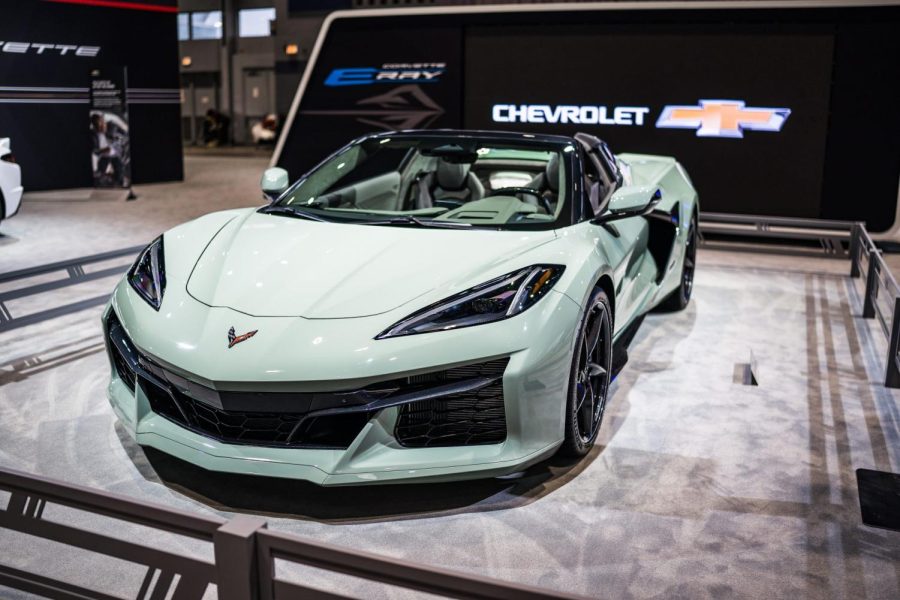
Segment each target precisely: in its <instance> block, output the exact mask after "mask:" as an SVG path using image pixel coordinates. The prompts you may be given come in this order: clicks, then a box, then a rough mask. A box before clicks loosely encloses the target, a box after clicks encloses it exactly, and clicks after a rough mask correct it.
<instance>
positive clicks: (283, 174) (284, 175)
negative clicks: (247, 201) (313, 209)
mask: <svg viewBox="0 0 900 600" xmlns="http://www.w3.org/2000/svg"><path fill="white" fill-rule="evenodd" d="M290 183H291V182H290V179H289V178H288V172H287V171H285V170H284V169H282V168H280V167H272V168H271V169H266V170H265V172H264V173H263V176H262V179H261V180H260V182H259V187H261V188H262V192H263V194H264V195H265V196H266V198H268V199H269V201H270V202H274V201H275V200H276V199H277V198H278V196H280V195H281V194H282V193H283V192H284V190H286V189H288V186H289V185H290Z"/></svg>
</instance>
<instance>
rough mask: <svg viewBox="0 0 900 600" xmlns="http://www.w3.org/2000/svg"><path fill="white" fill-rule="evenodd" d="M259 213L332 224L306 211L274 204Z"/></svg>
mask: <svg viewBox="0 0 900 600" xmlns="http://www.w3.org/2000/svg"><path fill="white" fill-rule="evenodd" d="M259 212H261V213H265V214H267V215H284V216H286V217H294V218H295V219H308V220H310V221H319V222H321V223H330V222H331V221H329V220H328V219H324V218H322V217H320V216H318V215H314V214H312V213H311V212H306V211H305V210H300V209H298V208H291V207H290V206H284V205H280V204H272V205H271V206H266V207H265V208H263V209H261V210H260V211H259Z"/></svg>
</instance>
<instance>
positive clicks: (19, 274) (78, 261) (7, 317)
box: [0, 246, 143, 333]
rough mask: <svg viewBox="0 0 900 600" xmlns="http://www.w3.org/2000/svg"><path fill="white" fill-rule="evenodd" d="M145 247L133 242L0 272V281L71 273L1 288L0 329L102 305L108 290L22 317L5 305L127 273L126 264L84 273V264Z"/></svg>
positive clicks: (105, 259)
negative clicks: (103, 250)
mask: <svg viewBox="0 0 900 600" xmlns="http://www.w3.org/2000/svg"><path fill="white" fill-rule="evenodd" d="M142 249H143V246H134V247H131V248H123V249H121V250H113V251H112V252H103V253H100V254H92V255H90V256H82V257H80V258H72V259H69V260H63V261H60V262H55V263H51V264H47V265H40V266H37V267H30V268H28V269H21V270H18V271H10V272H8V273H0V284H5V283H9V282H11V281H18V280H22V279H29V278H31V277H37V276H40V275H47V274H50V273H55V272H57V271H65V272H66V274H67V275H68V276H67V277H64V278H62V279H55V280H53V281H48V282H45V283H38V284H34V285H30V286H27V287H23V288H19V289H14V290H10V291H7V292H0V333H3V332H5V331H10V330H12V329H17V328H19V327H25V326H26V325H33V324H35V323H40V322H42V321H46V320H48V319H53V318H56V317H61V316H63V315H68V314H70V313H74V312H78V311H80V310H84V309H86V308H91V307H94V306H99V305H101V304H103V303H105V302H106V301H107V300H109V293H108V292H107V293H106V294H103V295H101V296H95V297H93V298H87V299H86V300H80V301H78V302H71V303H68V304H64V305H62V306H56V307H54V308H51V309H48V310H42V311H39V312H35V313H31V314H27V315H22V316H20V317H14V316H13V315H12V314H11V313H10V311H9V309H8V308H7V306H6V303H7V302H9V301H10V300H17V299H19V298H26V297H29V296H35V295H37V294H43V293H45V292H50V291H53V290H58V289H60V288H64V287H68V286H71V285H77V284H79V283H85V282H87V281H93V280H95V279H103V278H104V277H110V276H112V275H119V274H121V273H124V272H125V269H126V268H127V267H126V266H121V265H117V266H114V267H107V268H105V269H100V270H97V271H92V272H90V273H85V271H84V267H85V266H86V265H90V264H95V263H100V262H104V261H107V260H112V259H115V258H122V257H125V256H136V255H137V253H138V252H140V251H141V250H142Z"/></svg>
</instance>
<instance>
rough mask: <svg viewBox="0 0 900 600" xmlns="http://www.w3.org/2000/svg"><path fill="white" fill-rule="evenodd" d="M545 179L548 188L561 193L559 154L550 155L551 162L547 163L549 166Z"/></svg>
mask: <svg viewBox="0 0 900 600" xmlns="http://www.w3.org/2000/svg"><path fill="white" fill-rule="evenodd" d="M544 178H545V179H546V183H547V187H548V188H550V190H551V191H553V192H558V191H559V154H558V153H556V152H554V153H553V154H551V155H550V160H548V161H547V166H546V167H544Z"/></svg>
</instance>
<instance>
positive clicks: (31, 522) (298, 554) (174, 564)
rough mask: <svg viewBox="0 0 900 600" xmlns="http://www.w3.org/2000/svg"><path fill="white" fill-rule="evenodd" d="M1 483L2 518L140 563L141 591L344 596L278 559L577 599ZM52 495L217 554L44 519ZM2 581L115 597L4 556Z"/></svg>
mask: <svg viewBox="0 0 900 600" xmlns="http://www.w3.org/2000/svg"><path fill="white" fill-rule="evenodd" d="M0 490H5V491H8V492H10V494H11V495H10V499H9V502H8V503H7V506H6V509H5V510H3V511H0V527H2V528H5V529H9V530H13V531H18V532H20V533H24V534H28V535H32V536H36V537H40V538H43V539H47V540H53V541H56V542H62V543H64V544H67V545H69V546H73V547H76V548H81V549H83V550H88V551H90V552H94V553H99V554H102V555H106V556H109V557H115V558H117V559H120V560H126V561H129V562H132V563H136V564H139V565H144V566H146V567H147V571H146V573H145V576H144V579H143V581H142V583H141V586H140V591H139V592H138V596H137V597H138V598H169V597H171V598H174V599H178V600H193V599H198V600H199V599H200V598H202V597H203V595H204V594H205V593H206V591H207V589H208V588H209V587H210V586H211V585H215V586H216V588H217V593H218V597H219V598H220V599H221V600H273V599H283V598H297V597H300V598H347V597H346V596H342V595H340V594H336V593H333V592H330V591H325V590H321V589H319V588H314V587H310V586H307V585H303V584H302V583H295V582H291V581H287V580H284V579H280V578H276V574H275V561H276V560H283V561H288V562H293V563H299V564H302V565H306V566H309V567H314V568H319V569H325V570H327V571H331V572H335V573H340V574H343V575H348V576H351V577H358V578H362V579H365V580H368V581H371V582H376V583H380V584H385V585H391V586H396V587H401V588H406V589H411V590H417V591H421V592H426V593H429V594H434V595H438V596H443V597H448V598H477V599H482V600H501V599H502V600H512V599H513V598H515V599H520V598H521V599H523V600H553V599H562V598H570V599H573V598H578V597H577V596H574V595H570V594H565V593H561V592H554V591H550V590H543V589H539V588H535V587H529V586H526V585H521V584H517V583H511V582H504V581H499V580H496V579H490V578H487V577H480V576H476V575H469V574H464V573H459V572H454V571H450V570H447V569H442V568H438V567H428V566H422V565H414V564H409V563H407V562H404V561H401V560H398V559H395V558H388V557H383V556H378V555H375V554H371V553H368V552H361V551H359V550H351V549H348V548H339V547H336V546H332V545H330V544H324V543H321V542H316V541H313V540H307V539H302V538H299V537H296V536H293V535H288V534H285V533H279V532H275V531H269V530H268V529H267V525H266V522H265V520H264V519H262V518H259V517H251V516H245V515H239V516H236V517H234V518H232V519H231V520H225V519H222V518H220V517H216V516H204V515H199V514H191V513H188V512H184V511H181V510H177V509H173V508H169V507H165V506H161V505H158V504H152V503H149V502H144V501H141V500H136V499H134V498H128V497H126V496H120V495H117V494H111V493H109V492H104V491H99V490H92V489H89V488H86V487H82V486H79V485H74V484H70V483H63V482H60V481H55V480H52V479H48V478H45V477H40V476H36V475H29V474H26V473H21V472H19V471H14V470H10V469H4V468H0ZM48 503H49V504H59V505H63V506H68V507H71V508H75V509H78V510H81V511H85V512H88V513H92V514H96V515H102V516H104V517H109V518H110V519H114V520H119V521H126V522H129V523H136V524H139V525H143V526H146V527H151V528H153V529H157V530H161V531H166V532H169V533H171V534H174V535H178V536H186V537H189V538H193V539H196V540H201V541H202V542H206V543H208V544H211V545H212V550H213V556H214V562H209V561H206V560H202V559H199V558H195V557H191V556H187V555H182V554H179V553H177V552H173V551H170V550H164V549H161V548H160V547H159V546H158V544H149V543H148V544H142V543H139V542H134V541H126V540H123V539H119V538H115V537H111V536H108V535H105V534H103V533H98V532H95V531H90V530H88V529H81V528H78V527H76V526H75V525H73V524H70V523H58V522H55V521H51V520H48V519H46V518H45V517H44V509H45V507H46V506H47V504H48ZM0 557H2V553H0ZM0 585H4V586H7V587H11V588H15V589H19V590H23V591H26V592H29V593H34V594H39V595H42V596H47V597H51V598H72V599H74V598H80V599H85V598H90V599H97V600H100V599H103V600H106V599H109V598H114V597H115V596H112V595H110V594H108V593H105V592H101V591H98V590H95V589H89V588H86V587H82V586H78V585H75V584H73V583H70V582H64V581H59V580H56V579H52V578H50V577H46V576H43V575H37V574H34V573H29V572H26V571H22V570H20V569H14V568H12V567H9V566H7V565H4V564H2V563H0Z"/></svg>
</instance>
